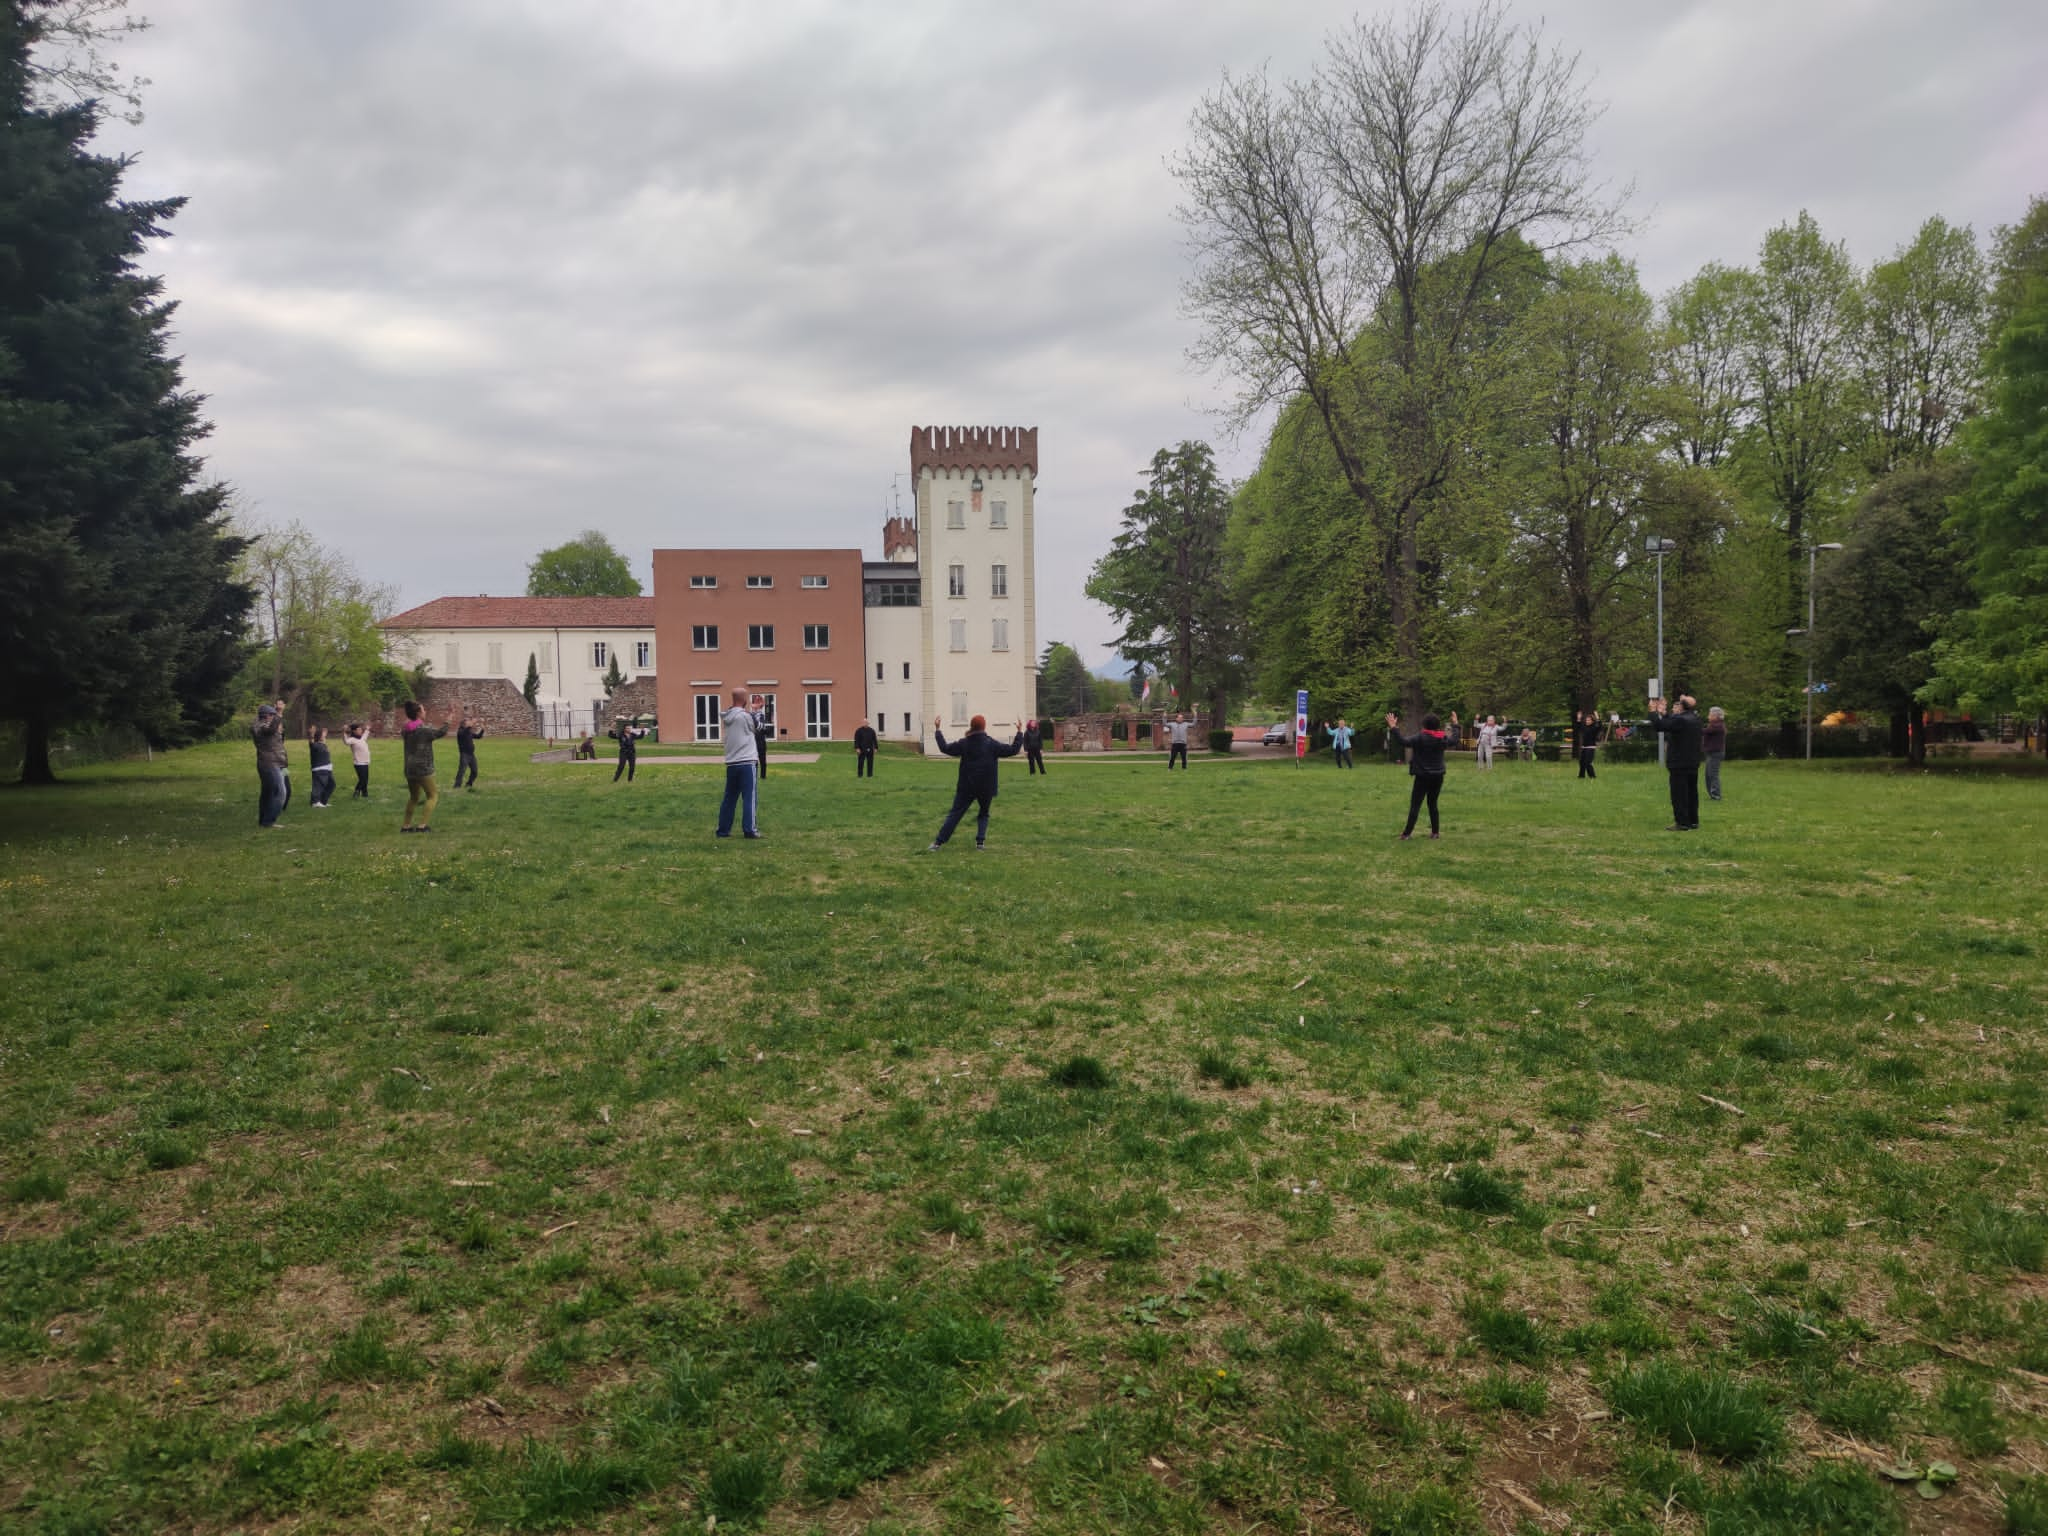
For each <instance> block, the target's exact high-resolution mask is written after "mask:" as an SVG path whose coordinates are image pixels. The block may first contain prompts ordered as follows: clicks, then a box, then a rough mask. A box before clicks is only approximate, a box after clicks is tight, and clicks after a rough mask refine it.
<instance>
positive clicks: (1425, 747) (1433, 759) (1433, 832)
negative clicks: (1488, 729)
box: [1387, 715, 1446, 843]
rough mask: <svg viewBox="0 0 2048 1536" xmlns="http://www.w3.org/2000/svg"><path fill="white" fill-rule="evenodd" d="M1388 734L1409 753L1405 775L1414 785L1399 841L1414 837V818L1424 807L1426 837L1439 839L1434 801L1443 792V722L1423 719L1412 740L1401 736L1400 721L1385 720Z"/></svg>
mask: <svg viewBox="0 0 2048 1536" xmlns="http://www.w3.org/2000/svg"><path fill="white" fill-rule="evenodd" d="M1387 730H1388V731H1389V732H1390V733H1392V734H1393V735H1394V736H1396V737H1398V738H1399V740H1400V742H1401V744H1402V745H1403V746H1404V747H1406V748H1407V749H1408V772H1409V774H1410V775H1411V776H1412V777H1413V778H1414V780H1415V783H1414V785H1413V786H1412V787H1411V788H1410V790H1409V792H1408V825H1407V826H1405V827H1403V828H1402V829H1401V841H1402V842H1404V843H1405V842H1406V841H1407V840H1408V839H1409V838H1411V837H1413V836H1414V835H1415V818H1416V817H1417V816H1418V815H1419V814H1421V811H1422V807H1423V805H1424V804H1425V803H1427V804H1428V806H1429V835H1430V836H1431V837H1433V838H1435V837H1441V836H1442V835H1443V833H1442V831H1441V830H1440V829H1439V827H1438V826H1437V819H1436V797H1437V796H1438V795H1440V794H1442V793H1443V792H1444V747H1445V745H1446V738H1445V736H1444V730H1443V722H1442V721H1440V720H1438V719H1437V717H1436V716H1435V715H1424V716H1423V717H1422V729H1421V730H1420V731H1418V732H1416V733H1415V734H1414V735H1413V736H1401V735H1400V730H1401V717H1400V716H1398V715H1388V716H1387Z"/></svg>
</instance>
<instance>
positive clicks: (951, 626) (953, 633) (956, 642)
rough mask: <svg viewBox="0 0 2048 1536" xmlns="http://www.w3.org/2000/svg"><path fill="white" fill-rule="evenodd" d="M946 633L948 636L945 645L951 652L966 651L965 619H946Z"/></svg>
mask: <svg viewBox="0 0 2048 1536" xmlns="http://www.w3.org/2000/svg"><path fill="white" fill-rule="evenodd" d="M946 633H947V636H948V641H947V643H948V644H949V645H950V646H951V648H952V649H953V650H956V651H964V650H966V649H967V621H966V620H965V619H948V620H947V621H946Z"/></svg>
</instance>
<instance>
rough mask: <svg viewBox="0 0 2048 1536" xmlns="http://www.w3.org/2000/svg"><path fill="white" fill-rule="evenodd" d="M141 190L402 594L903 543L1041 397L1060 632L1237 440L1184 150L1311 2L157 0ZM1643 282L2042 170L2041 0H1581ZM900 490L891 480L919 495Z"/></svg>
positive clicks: (261, 468)
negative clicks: (539, 557) (947, 445)
mask: <svg viewBox="0 0 2048 1536" xmlns="http://www.w3.org/2000/svg"><path fill="white" fill-rule="evenodd" d="M135 6H136V9H137V10H138V11H141V12H144V13H146V14H149V15H150V16H151V17H152V19H153V20H154V22H155V23H156V25H155V27H154V29H153V30H152V31H150V32H149V33H147V34H146V35H145V36H144V37H142V38H141V39H139V40H137V41H134V42H131V43H130V44H129V45H128V46H127V47H126V48H125V49H123V50H121V51H120V52H119V53H118V54H117V58H118V61H119V63H120V64H121V65H122V66H123V67H124V69H126V70H127V71H130V72H133V73H139V74H141V75H144V76H147V77H149V78H150V80H151V81H152V82H153V83H152V84H151V85H150V86H149V87H148V89H147V92H146V96H145V102H144V106H145V110H146V112H147V120H146V121H145V122H144V123H143V124H142V125H141V126H140V127H130V126H128V125H126V124H123V123H118V122H115V123H110V124H109V125H108V127H107V128H106V130H105V131H104V132H103V134H102V142H103V144H104V145H105V146H106V147H108V148H110V149H114V150H121V151H126V152H130V153H133V154H136V155H138V156H139V157H140V159H139V163H138V164H137V166H136V167H135V169H134V170H133V171H132V172H131V174H130V178H129V182H128V187H129V190H130V193H131V195H159V194H164V193H172V192H175V193H180V194H183V195H186V196H188V197H190V199H191V202H190V205H189V207H188V208H187V209H186V210H185V212H184V213H183V214H182V215H181V216H180V217H179V219H178V221H177V223H176V225H175V231H176V233H175V237H174V238H172V239H171V240H169V241H167V242H165V243H164V244H163V245H162V246H161V247H160V248H159V249H158V250H157V251H156V252H155V253H154V255H153V262H154V265H155V266H156V268H157V269H158V270H160V271H161V272H162V273H163V274H164V276H165V278H166V279H167V282H168V285H169V291H170V293H171V295H172V296H173V297H175V298H176V299H177V300H179V302H180V304H181V306H182V308H181V310H180V315H179V321H178V339H179V345H180V347H181V349H182V351H183V354H184V358H185V369H186V377H187V380H188V382H189V383H190V384H191V385H192V387H194V388H196V389H198V390H200V391H202V392H203V393H205V394H206V395H208V396H209V397H210V405H209V411H210V414H211V417H212V419H213V421H214V423H215V431H214V435H213V437H212V439H211V441H210V444H209V446H208V450H207V451H208V453H209V455H210V463H211V468H212V470H213V472H214V473H216V474H218V475H220V476H222V477H224V478H226V479H227V480H229V481H231V482H233V483H234V484H235V485H236V486H237V487H238V488H239V490H240V492H241V495H242V497H243V498H244V500H245V502H246V504H247V505H248V506H249V507H250V508H252V509H253V511H254V512H255V514H256V515H257V516H259V517H262V518H268V519H272V520H276V521H286V520H290V519H294V518H296V519H299V520H302V521H303V522H305V523H306V524H307V525H308V526H309V527H311V528H312V529H313V530H314V531H315V532H316V533H317V535H318V536H319V537H320V538H321V539H322V540H323V541H325V542H327V543H328V544H330V545H331V546H333V547H335V548H338V549H339V550H341V551H342V552H344V553H345V554H347V555H348V556H349V557H350V558H351V559H352V560H353V561H354V562H355V563H356V565H357V566H358V567H359V568H360V569H361V570H362V571H363V572H364V574H365V575H367V576H369V577H371V578H372V579H375V580H378V581H382V582H388V583H390V584H392V585H394V586H395V587H396V588H397V589H398V594H399V598H400V601H401V603H402V604H403V605H406V606H410V605H412V604H414V603H419V602H424V601H425V600H427V599H429V598H432V597H436V596H440V595H443V594H447V593H464V594H468V593H480V592H488V593H517V592H522V591H524V590H525V579H526V566H527V563H528V562H529V561H530V560H531V559H532V557H533V555H534V553H535V552H536V551H538V550H539V549H541V548H543V547H545V546H547V545H549V544H553V543H558V542H560V541H561V540H563V539H566V538H568V537H570V536H572V535H574V534H575V533H577V532H578V531H580V530H581V529H583V528H586V527H593V528H598V529H602V530H603V531H604V532H605V533H607V534H609V535H610V536H611V538H612V539H613V541H614V542H615V543H616V544H617V545H618V546H619V547H620V548H621V549H622V550H624V551H625V552H626V553H627V555H628V556H629V558H630V559H631V560H632V563H633V567H634V569H635V571H636V573H638V574H639V575H640V577H641V579H642V580H643V581H646V580H648V579H649V574H648V573H649V563H650V562H649V552H650V551H651V550H653V549H655V548H657V547H663V548H666V547H678V546H691V545H756V544H773V545H790V546H801V545H823V546H831V547H840V548H845V547H850V546H854V545H858V546H860V547H861V548H862V549H864V550H866V551H867V552H868V553H869V554H870V555H871V556H879V554H880V538H881V535H880V524H881V520H882V517H883V516H884V514H885V513H886V512H887V511H888V510H889V508H890V506H891V485H892V477H893V476H895V475H896V474H897V473H898V472H899V471H903V470H905V469H906V468H907V465H908V460H909V448H908V443H909V433H910V428H911V426H912V424H913V423H915V424H955V425H967V424H975V425H979V424H1001V425H1020V426H1036V427H1037V428H1039V454H1040V464H1039V475H1040V481H1041V486H1040V493H1039V500H1038V576H1039V587H1038V592H1039V599H1038V602H1039V635H1040V638H1041V641H1044V640H1049V639H1065V640H1069V641H1071V642H1073V643H1075V644H1077V645H1078V646H1079V647H1080V649H1081V651H1082V654H1083V655H1084V657H1086V658H1087V659H1088V661H1089V662H1090V663H1091V664H1097V663H1100V662H1101V661H1102V660H1104V659H1105V658H1106V657H1107V655H1108V653H1109V644H1108V642H1109V641H1110V640H1111V638H1112V636H1113V634H1114V627H1113V625H1112V624H1111V622H1110V620H1109V617H1108V615H1107V614H1106V613H1104V612H1103V611H1102V610H1100V609H1098V608H1096V607H1095V606H1094V605H1093V604H1091V603H1089V602H1088V601H1087V599H1086V598H1084V597H1083V596H1082V594H1081V585H1082V582H1083V581H1084V580H1085V579H1086V577H1087V573H1088V569H1089V567H1090V565H1091V564H1092V563H1093V561H1094V560H1095V559H1096V557H1097V556H1099V555H1100V554H1101V553H1102V551H1103V549H1104V548H1105V547H1106V546H1107V544H1108V541H1109V539H1110V537H1111V535H1112V534H1113V532H1114V530H1115V526H1116V522H1117V516H1118V513H1119V512H1120V510H1121V509H1122V508H1123V507H1124V506H1125V505H1126V504H1127V503H1128V502H1129V500H1130V497H1131V493H1132V491H1133V490H1134V489H1135V488H1136V486H1137V485H1138V484H1139V481H1140V476H1141V472H1142V470H1143V468H1144V466H1145V465H1146V464H1147V463H1148V462H1149V461H1150V459H1151V456H1152V454H1153V452H1154V451H1155V450H1156V449H1158V448H1160V447H1162V446H1165V445H1169V444H1172V443H1174V442H1177V441H1179V440H1180V439H1182V438H1185V437H1208V438H1210V439H1211V440H1212V441H1215V442H1216V443H1217V446H1218V450H1219V455H1220V457H1221V460H1222V462H1223V465H1224V467H1225V468H1226V470H1227V471H1229V472H1230V473H1231V474H1233V475H1240V474H1243V473H1245V472H1247V471H1248V470H1249V469H1250V468H1251V467H1252V465H1253V464H1254V463H1255V462H1256V458H1257V452H1258V448H1259V443H1258V441H1257V439H1256V437H1251V438H1246V439H1241V440H1238V441H1234V442H1232V441H1225V440H1223V439H1222V438H1221V437H1220V435H1219V434H1220V432H1221V427H1220V424H1219V422H1218V420H1217V418H1216V416H1215V414H1214V412H1215V410H1216V408H1217V407H1218V406H1219V405H1220V404H1222V403H1223V402H1224V401H1225V400H1226V399H1227V397H1228V394H1229V384H1228V381H1226V380H1220V379H1215V378H1210V377H1205V376H1203V375H1201V374H1199V373H1196V372H1194V371H1192V370H1191V369H1190V367H1189V366H1188V364H1187V363H1186V361H1185V354H1186V349H1187V347H1188V345H1189V344H1190V342H1191V341H1192V340H1193V338H1194V329H1193V326H1192V324H1191V322H1190V321H1188V320H1187V319H1186V318H1185V317H1184V315H1183V314H1182V312H1181V306H1180V285H1181V281H1182V278H1183V276H1184V274H1185V271H1186V257H1185V251H1184V248H1183V244H1182V238H1181V231H1180V228H1179V226H1178V225H1177V224H1176V222H1175V221H1174V218H1173V208H1174V204H1175V201H1176V188H1175V183H1174V181H1173V179H1172V177H1171V175H1170V174H1169V173H1168V170H1167V165H1166V162H1167V160H1168V159H1169V157H1170V156H1171V155H1172V154H1173V153H1174V152H1175V150H1176V149H1177V148H1178V147H1179V146H1180V145H1181V144H1182V142H1183V140H1184V137H1185V131H1186V124H1187V120H1188V115H1189V113H1190V111H1191V110H1192V108H1193V107H1194V106H1195V104H1196V102H1197V101H1198V99H1199V98H1200V97H1201V96H1202V94H1203V93H1204V92H1206V91H1208V90H1210V89H1212V88H1213V87H1214V86H1215V85H1216V83H1217V81H1218V80H1219V78H1220V76H1221V74H1222V72H1223V71H1225V70H1231V71H1238V72H1242V71H1248V70H1255V69H1258V68H1259V67H1261V66H1262V65H1265V66H1269V67H1270V68H1271V69H1272V70H1273V71H1274V73H1275V74H1277V75H1291V74H1297V73H1300V72H1303V71H1305V70H1306V69H1307V68H1308V67H1309V66H1310V65H1311V64H1312V62H1313V60H1314V58H1315V56H1316V54H1317V53H1318V52H1319V51H1320V49H1321V46H1322V42H1323V39H1324V38H1325V36H1326V35H1327V34H1328V33H1329V31H1330V30H1331V29H1332V28H1334V27H1340V26H1344V25H1346V24H1348V22H1349V19H1350V18H1351V17H1352V15H1353V14H1354V8H1353V7H1351V6H1346V5H1336V4H1313V3H1308V0H1171V3H1167V0H1089V3H1081V0H1027V3H1024V4H1017V3H1004V4H992V3H979V0H830V3H828V0H773V3H769V0H736V3H728V0H715V3H713V0H603V3H583V4H575V3H566V0H348V3H345V4H338V3H334V0H154V3H151V0H135ZM1516 14H1517V16H1518V18H1519V19H1522V20H1526V21H1532V22H1533V21H1536V20H1538V19H1539V18H1540V19H1541V20H1542V21H1543V24H1544V26H1545V28H1546V33H1547V35H1548V36H1549V37H1550V38H1552V39H1553V40H1555V41H1556V42H1558V43H1560V44H1562V45H1563V46H1564V47H1566V48H1568V49H1570V50H1573V51H1576V52H1578V53H1580V54H1581V55H1582V56H1583V60H1584V64H1585V66H1586V68H1587V69H1588V71H1589V72H1590V74H1591V75H1592V77H1593V79H1592V90H1593V93H1594V95H1595V96H1596V97H1597V98H1599V99H1602V100H1604V101H1605V102H1606V103H1607V104H1608V110H1607V113H1606V116H1605V117H1604V119H1603V120H1602V122H1601V124H1600V126H1599V129H1598V131H1597V136H1596V141H1595V147H1596V151H1597V159H1598V166H1599V170H1600V173H1601V175H1602V176H1604V177H1605V178H1608V179H1610V180H1611V181H1613V182H1614V183H1616V184H1622V183H1627V182H1633V183H1634V184H1635V188H1636V191H1635V196H1634V200H1633V202H1632V203H1631V205H1630V206H1631V209H1632V211H1633V213H1634V214H1635V215H1636V217H1637V218H1638V219H1639V220H1641V221H1642V228H1641V230H1640V233H1639V234H1638V235H1636V236H1635V237H1634V238H1633V240H1632V244H1631V247H1630V248H1629V250H1628V252H1627V254H1629V255H1631V256H1633V257H1634V258H1635V259H1636V261H1637V262H1638V263H1639V265H1640V267H1641V269H1642V274H1643V278H1644V281H1645V283H1646V284H1647V285H1648V286H1649V287H1650V288H1651V289H1652V291H1655V292H1661V291H1663V290H1664V289H1666V288H1668V287H1670V286H1671V285H1672V284H1674V283H1676V282H1678V281H1680V280H1681V279H1683V278H1684V277H1686V276H1688V275H1689V274H1690V273H1691V272H1692V271H1694V270H1695V269H1696V268H1698V267H1699V266H1700V265H1701V264H1702V263H1704V262H1707V261H1723V262H1742V261H1747V260H1749V259H1751V257H1752V256H1753V254H1754V252H1755V250H1756V247H1757V245H1758V243H1759V241H1760V240H1761V238H1762V236H1763V234H1764V232H1765V231H1766V230H1767V229H1768V228H1770V227H1771V226H1772V225H1773V224H1776V223H1779V222H1782V221H1784V220H1786V219H1789V218H1791V217H1793V216H1794V215H1796V214H1797V213H1798V211H1799V210H1800V209H1801V208H1802V207H1804V208H1808V209H1811V210H1812V211H1813V213H1814V215H1815V216H1816V217H1817V218H1818V219H1819V220H1820V222H1821V225H1822V227H1823V228H1824V229H1825V230H1826V232H1827V233H1828V234H1829V235H1830V236H1831V237H1835V238H1840V239H1844V240H1846V241H1847V242H1848V245H1849V247H1850V250H1851V252H1852V254H1853V255H1854V256H1855V257H1856V259H1857V260H1858V261H1859V262H1866V263H1867V262H1869V261H1871V260H1874V259H1878V258H1881V257H1883V256H1886V255H1888V254H1890V253H1891V251H1892V250H1893V248H1894V247H1896V246H1897V245H1899V244H1900V243H1902V242H1904V241H1906V240H1908V239H1910V238H1911V236H1912V234H1913V232H1914V230H1915V228H1916V227H1917V226H1918V225H1919V223H1920V222H1921V221H1922V220H1923V219H1924V218H1926V217H1927V216H1928V215H1930V214H1934V213H1940V214H1942V215H1944V216H1945V217H1947V218H1949V219H1950V220H1952V221H1956V222H1962V223H1968V224H1972V225H1974V226H1975V227H1976V228H1977V230H1978V232H1979V233H1980V235H1983V234H1988V233H1989V231H1990V229H1991V227H1992V226H1993V225H1995V224H1998V223H2003V222H2009V221H2011V220H2013V219H2015V218H2016V217H2018V215H2019V214H2020V213H2021V211H2022V210H2023V208H2024V206H2025V203H2026V199H2027V197H2028V195H2029V194H2030V193H2033V192H2048V90H2044V89H2043V86H2042V81H2043V80H2044V79H2048V6H2044V5H2043V4H2042V3H2041V0H1940V3H1933V4H1930V3H1928V0H1707V3H1700V4H1690V5H1688V4H1679V3H1672V0H1556V3H1553V4H1551V5H1549V6H1548V7H1545V8H1540V9H1539V8H1538V7H1536V6H1530V5H1525V6H1522V7H1521V8H1519V10H1518V11H1517V12H1516ZM906 494H907V492H906Z"/></svg>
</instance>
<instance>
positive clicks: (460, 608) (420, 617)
mask: <svg viewBox="0 0 2048 1536" xmlns="http://www.w3.org/2000/svg"><path fill="white" fill-rule="evenodd" d="M378 627H379V628H380V629H652V628H654V599H653V598H651V597H437V598H435V599H434V600H433V601H432V602H431V603H421V604H420V605H419V607H417V608H408V609H406V611H405V612H404V613H394V614H393V615H392V616H391V617H390V618H388V619H386V620H385V621H384V622H383V623H382V624H381V625H379V626H378Z"/></svg>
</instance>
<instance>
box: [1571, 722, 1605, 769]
mask: <svg viewBox="0 0 2048 1536" xmlns="http://www.w3.org/2000/svg"><path fill="white" fill-rule="evenodd" d="M1603 734H1604V729H1603V727H1602V726H1601V724H1600V711H1598V710H1597V709H1586V710H1581V711H1580V712H1579V715H1578V718H1577V721H1576V723H1575V724H1574V725H1573V726H1572V745H1573V747H1575V748H1576V749H1577V750H1578V754H1579V777H1580V778H1582V779H1597V778H1598V777H1600V775H1598V774H1597V773H1595V772H1594V771H1593V760H1594V759H1595V758H1596V757H1598V756H1599V755H1600V738H1601V736H1602V735H1603Z"/></svg>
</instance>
